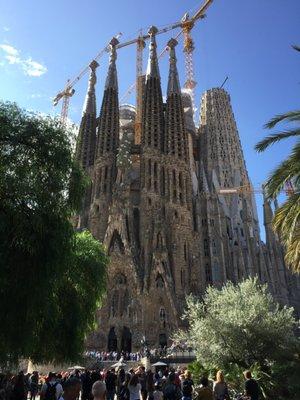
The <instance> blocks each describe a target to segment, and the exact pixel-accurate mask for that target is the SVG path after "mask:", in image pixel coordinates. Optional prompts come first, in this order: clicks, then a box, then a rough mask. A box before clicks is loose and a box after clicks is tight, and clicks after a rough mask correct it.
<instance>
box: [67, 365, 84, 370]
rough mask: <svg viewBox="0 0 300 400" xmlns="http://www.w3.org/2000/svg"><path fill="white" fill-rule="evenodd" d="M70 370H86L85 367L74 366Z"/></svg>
mask: <svg viewBox="0 0 300 400" xmlns="http://www.w3.org/2000/svg"><path fill="white" fill-rule="evenodd" d="M68 369H69V370H71V369H72V370H73V369H85V367H81V366H80V365H74V367H70V368H68Z"/></svg>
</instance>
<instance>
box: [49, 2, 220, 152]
mask: <svg viewBox="0 0 300 400" xmlns="http://www.w3.org/2000/svg"><path fill="white" fill-rule="evenodd" d="M212 2H213V0H206V1H205V2H204V4H203V5H202V6H201V7H200V8H199V9H198V10H197V11H196V13H195V14H194V15H193V16H192V17H191V18H190V17H189V15H188V14H187V13H186V14H185V15H184V17H183V18H182V19H181V21H178V22H175V23H173V24H170V25H168V26H166V27H164V28H162V29H160V30H158V32H157V33H156V34H157V35H159V34H162V33H166V32H169V31H171V30H174V29H177V28H181V30H180V31H179V33H178V34H177V35H176V37H175V38H176V39H177V38H178V37H179V36H180V35H182V34H183V37H184V47H183V51H184V54H185V75H186V79H185V85H184V86H185V87H186V88H187V89H189V90H190V94H191V99H192V107H193V110H194V109H195V104H194V103H195V100H194V89H195V86H196V81H195V79H194V65H193V51H194V49H195V46H194V41H193V39H192V36H191V31H192V29H193V27H194V25H195V22H196V21H198V20H199V19H202V18H204V17H205V11H206V10H207V8H208V7H209V6H210V5H211V3H212ZM121 35H122V33H118V34H117V35H116V36H115V37H116V38H117V39H118V38H119V37H120V36H121ZM148 39H149V35H148V34H146V35H142V33H140V35H139V36H138V37H137V38H135V39H132V40H129V41H127V42H123V43H119V44H118V45H117V46H116V48H117V49H121V48H123V47H126V46H130V45H132V44H136V49H137V54H136V81H135V82H134V84H132V85H131V86H130V88H129V89H128V90H127V92H126V93H125V95H124V96H123V97H122V98H121V102H122V101H124V100H125V99H126V98H127V96H128V95H129V94H131V93H132V91H133V90H134V88H136V125H135V142H136V144H139V143H140V140H141V120H142V97H143V93H142V91H143V82H144V76H143V49H144V47H145V41H146V40H148ZM108 51H109V45H107V46H105V47H104V49H102V50H101V51H100V52H99V53H98V54H97V55H96V57H95V58H94V60H96V61H97V60H98V59H99V58H101V57H102V56H103V54H104V53H105V52H108ZM166 52H167V51H166V48H164V49H163V51H162V52H161V53H160V54H159V57H158V58H161V57H162V56H163V55H164V54H166ZM89 64H90V63H89ZM88 70H89V66H88V65H87V66H86V67H84V68H83V69H82V70H81V71H80V73H79V74H78V75H77V76H76V77H75V78H74V79H73V80H71V81H70V80H68V82H67V84H66V86H65V88H64V89H63V90H62V91H61V92H59V93H58V94H57V95H56V97H55V98H54V100H53V105H54V106H56V105H57V104H58V103H59V101H60V100H61V99H62V101H63V104H62V111H61V120H62V122H63V123H65V122H66V120H67V117H68V110H69V103H70V98H71V97H72V96H73V95H74V93H75V90H74V89H73V86H74V85H75V84H76V83H77V82H78V81H79V80H80V79H81V78H82V77H83V76H84V75H85V74H86V73H87V71H88Z"/></svg>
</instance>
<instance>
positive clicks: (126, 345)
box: [121, 326, 132, 353]
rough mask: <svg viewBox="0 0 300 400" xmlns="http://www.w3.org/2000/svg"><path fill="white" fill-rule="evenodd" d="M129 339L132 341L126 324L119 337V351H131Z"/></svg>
mask: <svg viewBox="0 0 300 400" xmlns="http://www.w3.org/2000/svg"><path fill="white" fill-rule="evenodd" d="M131 341H132V334H131V332H130V329H129V328H127V326H124V327H123V331H122V338H121V351H126V352H127V353H131Z"/></svg>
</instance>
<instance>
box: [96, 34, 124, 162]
mask: <svg viewBox="0 0 300 400" xmlns="http://www.w3.org/2000/svg"><path fill="white" fill-rule="evenodd" d="M118 43H119V42H118V40H117V39H116V38H112V40H111V41H110V60H109V67H108V73H107V77H106V81H105V87H104V95H103V100H102V105H101V111H100V118H99V128H98V145H97V157H98V158H99V157H101V156H102V155H104V154H106V153H114V154H115V153H116V151H117V148H118V143H119V99H118V78H117V68H116V58H117V53H116V46H117V44H118Z"/></svg>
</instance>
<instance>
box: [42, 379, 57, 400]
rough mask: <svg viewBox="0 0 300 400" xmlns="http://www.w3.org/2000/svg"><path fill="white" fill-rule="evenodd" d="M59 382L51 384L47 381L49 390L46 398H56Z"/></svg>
mask: <svg viewBox="0 0 300 400" xmlns="http://www.w3.org/2000/svg"><path fill="white" fill-rule="evenodd" d="M57 384H58V382H56V383H54V385H50V383H47V390H46V393H45V397H44V400H56V386H57Z"/></svg>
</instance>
